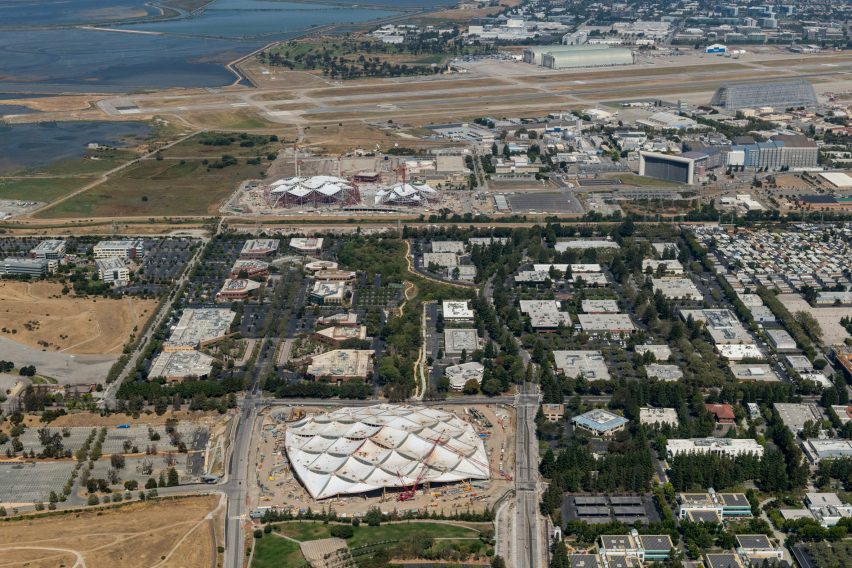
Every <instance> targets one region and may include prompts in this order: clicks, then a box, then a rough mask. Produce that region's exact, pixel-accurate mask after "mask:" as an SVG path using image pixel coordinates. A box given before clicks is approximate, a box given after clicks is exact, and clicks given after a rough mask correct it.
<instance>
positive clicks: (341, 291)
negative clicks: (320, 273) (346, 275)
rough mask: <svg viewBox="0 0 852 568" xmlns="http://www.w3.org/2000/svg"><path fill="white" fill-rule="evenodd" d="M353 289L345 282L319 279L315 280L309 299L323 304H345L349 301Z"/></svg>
mask: <svg viewBox="0 0 852 568" xmlns="http://www.w3.org/2000/svg"><path fill="white" fill-rule="evenodd" d="M350 295H351V290H350V288H349V286H348V285H347V284H346V283H345V282H335V281H327V280H317V281H316V282H314V285H313V287H312V288H311V292H310V294H309V299H310V301H311V302H313V303H315V304H319V305H322V306H343V305H346V304H347V303H349V297H350Z"/></svg>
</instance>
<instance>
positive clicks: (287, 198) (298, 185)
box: [269, 176, 357, 205]
mask: <svg viewBox="0 0 852 568" xmlns="http://www.w3.org/2000/svg"><path fill="white" fill-rule="evenodd" d="M269 194H270V196H271V198H272V201H273V202H274V203H275V204H276V205H279V204H282V203H292V202H298V203H304V202H329V201H347V200H350V199H351V198H352V196H354V195H357V192H356V191H355V188H354V187H353V185H352V184H351V183H349V182H348V181H347V180H345V179H343V178H339V177H335V176H312V177H291V178H286V179H279V180H278V181H275V182H272V183H271V184H270V185H269Z"/></svg>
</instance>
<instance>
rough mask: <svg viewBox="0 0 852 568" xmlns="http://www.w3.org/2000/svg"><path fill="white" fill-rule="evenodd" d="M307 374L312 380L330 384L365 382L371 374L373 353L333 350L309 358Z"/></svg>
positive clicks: (359, 350) (356, 350) (368, 351)
mask: <svg viewBox="0 0 852 568" xmlns="http://www.w3.org/2000/svg"><path fill="white" fill-rule="evenodd" d="M306 372H307V374H308V375H309V376H311V377H313V378H314V379H322V380H328V381H332V382H335V381H336V382H346V381H353V380H366V379H367V378H368V377H370V376H371V375H372V373H373V351H372V350H369V349H335V350H334V351H329V352H327V353H321V354H319V355H314V356H312V357H311V358H310V363H309V364H308V368H307V371H306Z"/></svg>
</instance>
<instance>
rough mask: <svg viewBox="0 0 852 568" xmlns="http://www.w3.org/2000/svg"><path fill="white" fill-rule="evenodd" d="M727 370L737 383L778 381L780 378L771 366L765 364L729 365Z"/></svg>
mask: <svg viewBox="0 0 852 568" xmlns="http://www.w3.org/2000/svg"><path fill="white" fill-rule="evenodd" d="M728 368H729V369H730V370H731V374H733V375H734V378H735V379H737V380H738V381H780V380H781V378H780V377H779V376H778V374H777V373H776V372H775V370H774V369H772V367H771V366H769V365H765V364H758V363H752V364H746V365H739V364H736V363H731V364H730V365H729V366H728Z"/></svg>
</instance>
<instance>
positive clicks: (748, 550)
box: [737, 534, 784, 565]
mask: <svg viewBox="0 0 852 568" xmlns="http://www.w3.org/2000/svg"><path fill="white" fill-rule="evenodd" d="M737 554H739V555H740V556H741V557H742V558H743V559H744V560H745V561H746V562H747V563H748V564H750V565H751V564H752V563H754V564H761V563H763V562H764V561H767V560H768V561H771V560H781V559H783V558H784V551H783V549H782V548H781V547H780V546H778V545H776V544H774V543H773V542H772V541H771V540H770V539H769V537H768V536H766V535H765V534H738V535H737Z"/></svg>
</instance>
